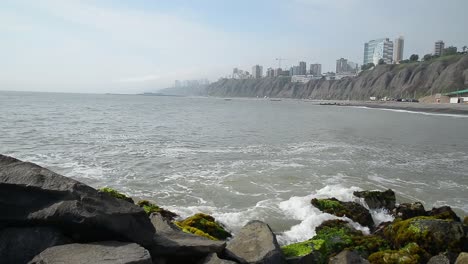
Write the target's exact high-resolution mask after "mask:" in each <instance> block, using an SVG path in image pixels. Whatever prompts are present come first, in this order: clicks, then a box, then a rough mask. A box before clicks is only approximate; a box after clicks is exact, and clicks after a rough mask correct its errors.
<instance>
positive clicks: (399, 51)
mask: <svg viewBox="0 0 468 264" xmlns="http://www.w3.org/2000/svg"><path fill="white" fill-rule="evenodd" d="M393 44H394V48H393V62H394V63H397V64H398V63H400V61H402V60H403V50H404V48H405V39H404V38H403V36H399V37H398V38H396V39H395V42H394V43H393Z"/></svg>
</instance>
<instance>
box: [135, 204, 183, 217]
mask: <svg viewBox="0 0 468 264" xmlns="http://www.w3.org/2000/svg"><path fill="white" fill-rule="evenodd" d="M137 205H138V206H140V207H141V208H143V210H145V212H146V213H147V214H148V215H151V214H152V213H158V214H160V215H161V216H162V217H163V218H166V219H167V220H169V221H172V220H174V219H175V218H176V217H178V215H177V214H176V213H174V212H171V211H169V210H166V209H164V208H161V207H159V206H158V205H156V204H155V203H152V202H150V201H148V200H140V201H138V202H137Z"/></svg>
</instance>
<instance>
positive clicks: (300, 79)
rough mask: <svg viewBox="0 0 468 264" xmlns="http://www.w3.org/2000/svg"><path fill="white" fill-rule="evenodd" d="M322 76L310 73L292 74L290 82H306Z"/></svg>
mask: <svg viewBox="0 0 468 264" xmlns="http://www.w3.org/2000/svg"><path fill="white" fill-rule="evenodd" d="M321 78H322V77H321V76H320V77H317V76H311V75H294V76H292V77H291V82H297V83H308V82H309V81H311V80H319V79H321Z"/></svg>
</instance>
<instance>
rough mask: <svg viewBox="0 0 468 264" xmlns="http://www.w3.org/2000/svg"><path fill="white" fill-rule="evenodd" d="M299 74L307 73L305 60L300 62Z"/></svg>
mask: <svg viewBox="0 0 468 264" xmlns="http://www.w3.org/2000/svg"><path fill="white" fill-rule="evenodd" d="M298 75H307V64H306V63H305V61H300V62H299V74H298Z"/></svg>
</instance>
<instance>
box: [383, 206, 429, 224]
mask: <svg viewBox="0 0 468 264" xmlns="http://www.w3.org/2000/svg"><path fill="white" fill-rule="evenodd" d="M392 214H393V216H395V218H401V219H403V220H406V219H409V218H413V217H417V216H427V212H426V210H425V209H424V205H423V204H422V203H420V202H415V203H402V204H400V205H398V206H397V207H396V208H395V209H393V210H392Z"/></svg>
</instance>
